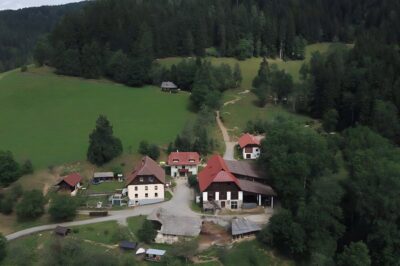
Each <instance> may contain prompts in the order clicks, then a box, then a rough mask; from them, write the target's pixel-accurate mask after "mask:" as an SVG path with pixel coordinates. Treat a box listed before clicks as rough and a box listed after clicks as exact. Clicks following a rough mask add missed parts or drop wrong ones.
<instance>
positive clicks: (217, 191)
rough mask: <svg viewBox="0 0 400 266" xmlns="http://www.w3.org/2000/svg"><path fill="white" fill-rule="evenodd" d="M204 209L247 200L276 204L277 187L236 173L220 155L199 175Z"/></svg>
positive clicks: (236, 205) (232, 206) (235, 206)
mask: <svg viewBox="0 0 400 266" xmlns="http://www.w3.org/2000/svg"><path fill="white" fill-rule="evenodd" d="M198 182H199V189H200V192H201V199H202V202H203V209H205V210H215V209H232V210H235V209H240V208H242V207H243V204H244V203H253V204H255V205H259V206H270V207H273V200H274V197H275V196H276V193H275V191H274V190H273V189H272V188H271V187H270V186H268V185H265V184H262V183H259V182H256V181H250V180H246V179H242V178H238V177H236V176H235V175H234V174H233V173H232V172H231V171H230V169H229V167H228V166H227V164H226V162H225V161H224V159H222V157H221V156H219V155H214V156H212V157H211V158H210V159H209V161H208V162H207V166H206V167H205V168H204V169H203V170H202V171H201V172H200V173H199V175H198Z"/></svg>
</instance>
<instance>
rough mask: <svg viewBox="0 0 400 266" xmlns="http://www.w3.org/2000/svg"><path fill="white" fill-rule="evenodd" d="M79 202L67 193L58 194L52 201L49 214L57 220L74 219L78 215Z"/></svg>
mask: <svg viewBox="0 0 400 266" xmlns="http://www.w3.org/2000/svg"><path fill="white" fill-rule="evenodd" d="M77 208H78V202H77V200H76V199H75V198H71V197H70V196H66V195H56V196H55V197H54V198H53V200H52V201H51V204H50V208H49V214H50V216H51V218H52V219H53V220H55V221H67V220H72V219H73V218H75V216H76V209H77Z"/></svg>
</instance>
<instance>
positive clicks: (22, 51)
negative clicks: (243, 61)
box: [0, 3, 84, 72]
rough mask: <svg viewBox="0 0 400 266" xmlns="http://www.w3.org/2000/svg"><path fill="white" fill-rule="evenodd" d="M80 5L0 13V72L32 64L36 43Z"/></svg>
mask: <svg viewBox="0 0 400 266" xmlns="http://www.w3.org/2000/svg"><path fill="white" fill-rule="evenodd" d="M83 5H84V4H83V3H75V4H68V5H63V6H43V7H35V8H25V9H21V10H16V11H14V10H6V11H0V72H3V71H6V70H9V69H14V68H17V67H20V66H22V65H24V64H27V63H32V55H33V50H34V48H35V46H36V42H37V40H38V39H39V38H40V37H41V36H43V35H45V34H48V33H49V32H50V31H51V30H52V29H53V28H54V26H55V25H56V24H57V22H58V21H59V20H60V19H61V17H62V16H63V15H65V14H66V13H68V12H73V11H75V10H77V9H79V8H81V7H82V6H83Z"/></svg>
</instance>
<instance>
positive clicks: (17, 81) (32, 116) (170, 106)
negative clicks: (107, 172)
mask: <svg viewBox="0 0 400 266" xmlns="http://www.w3.org/2000/svg"><path fill="white" fill-rule="evenodd" d="M188 98H189V95H188V94H187V93H178V94H168V93H162V92H161V91H160V90H159V89H158V88H156V87H152V86H146V87H143V88H130V87H126V86H123V85H119V84H115V83H111V82H108V81H93V80H83V79H80V78H71V77H64V76H57V75H55V74H52V73H51V71H50V70H49V69H45V68H40V69H36V68H32V69H30V70H29V72H27V73H21V72H19V71H12V72H9V73H5V74H3V75H1V78H0V102H1V105H0V149H2V150H10V151H12V152H13V153H14V155H15V157H16V158H17V159H18V160H24V159H31V160H32V162H33V164H34V166H35V168H36V169H38V168H44V167H47V166H49V165H59V164H64V163H68V162H74V161H80V160H84V159H85V158H86V150H87V147H88V136H89V133H90V132H91V131H92V130H93V128H94V126H95V121H96V119H97V117H98V116H99V114H104V115H106V116H107V117H108V118H109V120H110V121H111V123H112V124H113V126H114V133H115V135H116V136H117V137H119V138H120V139H121V140H122V143H123V146H124V151H125V153H130V152H133V153H135V152H136V150H137V147H138V144H139V142H140V141H141V140H143V139H146V140H148V141H149V142H152V143H156V144H159V145H166V144H167V143H168V142H169V141H171V140H173V139H174V138H175V136H176V134H177V133H178V132H180V131H181V130H182V128H183V127H184V125H185V123H186V122H187V121H188V120H189V119H190V118H191V117H193V116H194V114H192V113H190V112H189V111H188V109H187V105H188Z"/></svg>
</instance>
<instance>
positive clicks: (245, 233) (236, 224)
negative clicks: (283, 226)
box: [232, 217, 261, 239]
mask: <svg viewBox="0 0 400 266" xmlns="http://www.w3.org/2000/svg"><path fill="white" fill-rule="evenodd" d="M259 231H261V227H260V226H259V225H258V224H256V223H254V222H252V221H250V220H248V219H246V218H243V217H241V218H235V219H233V220H232V237H233V239H238V238H243V237H249V236H253V235H254V234H256V233H257V232H259Z"/></svg>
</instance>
